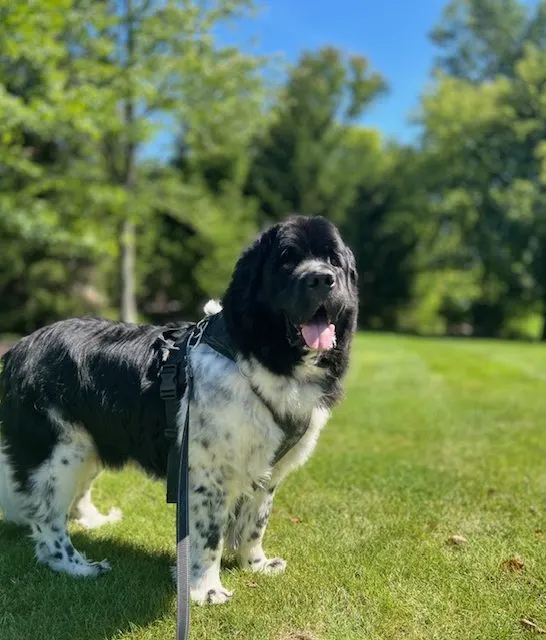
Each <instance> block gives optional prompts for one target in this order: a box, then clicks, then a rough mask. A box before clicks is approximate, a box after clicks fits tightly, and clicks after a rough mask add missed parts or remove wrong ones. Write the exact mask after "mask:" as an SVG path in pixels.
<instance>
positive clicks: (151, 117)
mask: <svg viewBox="0 0 546 640" xmlns="http://www.w3.org/2000/svg"><path fill="white" fill-rule="evenodd" d="M248 7H249V2H247V1H246V0H218V1H217V2H212V3H207V4H205V3H201V2H197V1H192V0H178V1H174V0H173V1H172V2H169V3H165V2H162V1H160V0H151V1H150V0H123V1H122V2H119V1H118V0H110V1H109V0H100V1H98V2H95V1H92V0H44V2H42V3H40V7H39V9H38V10H37V9H36V7H32V6H30V5H28V3H26V2H23V1H22V0H21V1H19V0H14V1H13V2H10V3H9V4H8V3H4V4H3V5H2V6H1V7H0V64H1V67H0V68H1V71H0V73H2V77H1V85H0V87H1V89H0V121H2V122H3V123H4V125H5V126H4V127H3V134H2V136H0V152H1V157H2V165H1V169H0V180H1V181H2V182H3V183H4V184H5V185H6V188H5V189H3V192H2V198H1V200H0V211H1V212H2V215H3V217H4V218H5V219H7V218H8V216H9V224H10V225H11V227H12V228H13V227H14V226H17V228H18V229H19V230H20V231H21V232H26V233H31V234H38V235H41V237H42V238H45V237H49V238H55V239H56V241H59V242H60V241H62V240H63V241H64V240H66V239H67V238H69V239H70V241H74V242H76V244H80V243H81V241H82V239H83V238H85V239H86V241H87V242H88V243H91V244H92V245H93V247H95V248H96V250H97V251H98V252H99V254H102V253H104V251H105V247H107V248H108V249H109V250H113V251H114V252H115V253H116V254H117V256H118V258H119V286H118V287H117V288H116V290H117V293H118V296H119V300H120V315H121V317H122V318H123V319H124V320H135V319H136V282H135V271H136V255H135V250H136V234H137V232H138V230H139V229H140V230H142V229H143V228H145V225H146V224H147V223H149V221H150V216H152V214H153V212H154V211H156V210H157V208H158V206H159V205H160V204H161V203H160V202H158V197H163V195H164V194H165V193H167V194H168V195H169V196H170V202H171V204H173V203H174V200H175V198H174V197H171V196H172V194H173V193H174V192H175V191H176V193H177V194H178V196H180V197H179V198H178V201H177V204H176V207H174V206H173V207H171V211H172V212H173V215H177V216H179V217H180V218H181V219H183V218H184V216H187V215H189V214H188V211H187V205H190V204H193V203H195V201H196V198H195V191H194V190H189V196H188V197H187V198H186V197H185V196H186V195H187V193H188V190H184V189H183V188H182V185H178V187H176V186H175V181H174V180H173V176H172V173H171V172H168V171H167V172H163V173H160V174H159V175H156V177H157V179H158V180H159V179H160V180H162V181H164V183H165V184H163V186H161V185H158V184H153V185H152V184H150V182H149V181H148V179H147V178H148V176H149V173H148V171H147V170H146V169H145V168H141V167H140V166H139V156H140V152H141V149H142V147H143V145H144V144H145V143H146V142H148V141H149V140H150V139H151V138H152V137H153V135H154V126H153V123H154V122H156V121H157V120H158V119H161V118H166V117H169V118H170V119H174V120H175V121H177V122H184V126H185V127H186V128H187V130H188V131H191V132H192V136H193V138H192V139H191V142H192V144H193V143H195V139H197V138H198V137H199V136H200V135H202V132H203V131H205V130H207V131H210V130H211V129H212V128H213V124H214V125H215V127H216V129H218V128H219V123H221V122H225V123H232V121H233V120H234V117H233V116H234V114H236V113H237V112H238V111H239V112H240V116H241V118H242V117H244V118H246V122H247V124H248V126H249V130H250V131H252V130H253V129H252V127H253V119H254V118H258V117H260V112H261V101H260V99H259V97H258V93H259V91H260V84H261V83H260V79H259V77H258V75H257V69H258V67H259V66H260V63H261V61H259V60H258V59H256V58H254V57H252V56H245V55H243V54H241V52H240V51H238V50H237V49H234V48H232V47H220V46H219V45H218V44H217V42H216V40H215V38H214V30H215V28H216V26H217V25H218V24H219V23H220V22H222V21H224V20H229V19H231V18H234V17H236V16H238V15H240V13H241V12H243V11H245V10H246V9H247V8H248ZM21 72H23V75H24V76H25V77H26V80H25V86H24V87H23V88H22V89H21V90H20V91H18V88H17V86H16V85H17V82H18V80H17V76H18V75H19V74H21ZM14 78H15V80H14ZM243 96H244V100H243ZM204 100H207V101H206V102H204ZM239 122H240V120H239ZM239 131H240V126H239ZM33 139H39V140H41V141H42V142H43V143H48V144H49V143H51V144H53V146H54V149H55V154H54V162H53V163H52V164H50V165H49V166H45V165H44V163H43V162H42V160H43V158H42V157H41V156H40V155H39V154H37V153H35V150H34V147H33V146H32V145H31V144H30V142H29V141H31V140H33ZM195 144H196V143H195ZM177 189H178V190H177Z"/></svg>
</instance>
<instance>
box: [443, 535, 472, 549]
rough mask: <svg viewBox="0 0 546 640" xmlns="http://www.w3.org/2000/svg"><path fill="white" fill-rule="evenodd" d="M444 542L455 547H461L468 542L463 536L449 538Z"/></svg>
mask: <svg viewBox="0 0 546 640" xmlns="http://www.w3.org/2000/svg"><path fill="white" fill-rule="evenodd" d="M446 542H447V543H448V544H452V545H454V546H456V547H462V546H463V545H464V544H466V543H467V542H468V540H467V539H466V538H465V537H464V536H450V537H449V538H448V539H447V540H446Z"/></svg>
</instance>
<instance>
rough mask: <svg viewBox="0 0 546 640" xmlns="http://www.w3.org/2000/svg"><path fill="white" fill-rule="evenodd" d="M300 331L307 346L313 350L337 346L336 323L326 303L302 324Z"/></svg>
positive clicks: (325, 349) (326, 349)
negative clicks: (329, 313) (332, 320)
mask: <svg viewBox="0 0 546 640" xmlns="http://www.w3.org/2000/svg"><path fill="white" fill-rule="evenodd" d="M300 332H301V337H302V338H303V341H304V342H305V344H306V345H307V347H308V348H309V349H312V350H313V351H329V350H330V349H333V348H334V347H335V346H336V325H335V324H332V323H331V322H330V319H329V317H328V312H327V310H326V307H325V306H324V305H321V306H320V307H319V308H318V309H317V311H316V312H315V313H314V315H313V317H312V318H310V319H309V320H308V321H307V322H305V323H304V324H301V325H300Z"/></svg>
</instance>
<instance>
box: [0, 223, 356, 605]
mask: <svg viewBox="0 0 546 640" xmlns="http://www.w3.org/2000/svg"><path fill="white" fill-rule="evenodd" d="M314 273H320V274H323V273H328V274H330V275H329V276H328V279H329V281H332V282H334V283H335V286H334V285H333V284H332V286H331V287H329V288H327V289H324V290H322V289H321V290H320V291H317V290H316V289H315V288H314V287H311V286H310V285H309V277H310V275H311V276H313V274H314ZM309 274H310V275H309ZM356 308H357V299H356V275H355V267H354V259H353V257H352V254H351V252H350V251H349V249H347V247H346V246H345V245H344V244H343V242H342V241H341V238H340V237H339V234H338V232H337V230H336V229H335V227H334V226H333V225H331V224H330V223H329V222H327V221H325V220H324V219H322V218H305V217H293V218H291V219H289V220H288V221H286V222H284V223H281V224H279V225H276V226H274V227H272V228H271V229H269V230H268V231H266V232H265V233H264V234H262V235H261V236H260V237H259V238H258V240H257V241H256V242H255V243H254V244H253V245H252V246H251V247H250V248H249V249H248V250H247V251H246V252H245V253H244V254H243V255H242V256H241V258H240V260H239V262H238V264H237V266H236V268H235V271H234V274H233V277H232V280H231V283H230V285H229V287H228V290H227V292H226V295H225V296H224V299H223V308H222V306H221V305H220V303H212V302H211V303H209V304H208V305H207V307H206V312H207V313H209V314H212V313H220V312H221V313H223V314H224V318H225V321H226V326H227V328H228V332H229V335H230V338H231V340H232V342H233V346H234V348H235V351H236V353H237V358H236V361H233V360H231V359H229V358H226V357H225V356H223V355H221V354H220V353H218V352H217V351H214V350H213V349H212V348H211V347H210V346H208V345H206V344H200V345H199V346H197V347H196V348H194V349H193V350H192V351H191V353H190V366H191V368H192V371H193V376H194V385H193V397H192V398H191V412H190V442H189V460H190V491H189V508H190V551H191V561H190V570H191V580H190V582H191V594H192V598H193V600H194V601H196V602H198V603H201V604H203V603H221V602H225V601H227V600H229V599H230V598H231V595H232V594H231V593H230V592H229V591H228V590H226V589H225V588H224V587H223V585H222V583H221V580H220V562H221V558H222V553H223V550H224V547H230V548H231V549H233V550H235V551H236V553H237V555H238V558H239V562H240V565H241V567H242V568H244V569H246V570H249V571H261V572H265V573H271V574H273V573H280V572H282V571H284V569H285V567H286V562H285V561H284V560H283V559H282V558H268V557H267V555H266V554H265V552H264V549H263V545H262V543H263V538H264V534H265V531H266V528H267V523H268V519H269V516H270V513H271V509H272V504H273V498H274V494H275V491H276V490H277V487H278V486H279V484H280V483H281V482H282V480H283V479H284V478H285V477H286V476H287V475H288V473H290V472H291V471H293V470H294V469H295V468H297V467H298V466H300V465H301V464H303V463H304V462H305V461H306V460H307V459H308V457H309V456H310V455H311V453H312V451H313V449H314V447H315V445H316V442H317V439H318V436H319V433H320V431H321V429H322V428H323V426H324V425H325V423H326V421H327V419H328V416H329V413H330V409H331V407H332V406H333V404H334V403H335V402H336V401H337V400H338V399H339V397H340V393H341V378H342V376H343V374H344V372H345V370H346V367H347V363H348V356H349V347H350V342H351V337H352V334H353V331H354V328H355V323H356ZM319 312H320V313H325V314H327V315H328V318H329V319H331V321H332V322H335V326H336V338H337V340H336V344H335V346H334V347H333V348H332V349H330V350H329V351H313V350H311V349H309V348H308V347H306V345H305V343H304V341H303V339H302V337H301V335H300V334H299V326H300V325H301V323H302V322H307V321H308V320H309V318H312V317H314V314H317V313H319ZM188 330H189V325H187V324H185V325H180V326H177V327H150V326H134V325H125V324H122V323H112V322H107V321H104V320H97V319H74V320H66V321H62V322H59V323H56V324H54V325H51V326H49V327H45V328H44V329H41V330H39V331H37V332H35V333H33V334H31V335H30V336H28V337H26V338H24V339H22V340H21V341H20V342H19V343H18V344H17V345H16V346H15V347H14V348H13V349H12V350H11V351H9V352H8V353H7V354H6V355H5V356H4V359H3V369H4V370H3V373H2V377H1V387H0V391H1V394H2V417H1V449H0V505H1V506H2V508H3V510H4V514H5V517H6V518H8V519H10V520H14V521H17V522H20V523H23V524H26V525H28V526H29V527H30V530H31V535H32V538H33V540H34V542H35V553H36V558H37V559H38V561H40V562H42V563H44V564H46V565H48V566H49V567H50V568H52V569H54V570H56V571H64V572H66V573H69V574H71V575H74V576H82V577H84V576H96V575H99V574H101V573H104V572H105V571H108V570H109V568H110V567H109V565H108V563H107V561H105V560H103V561H101V562H94V561H91V560H88V559H87V558H86V557H85V555H84V554H83V553H81V552H79V551H78V550H76V549H75V548H74V546H73V544H72V542H71V540H70V535H69V533H68V529H67V522H68V519H69V517H71V518H74V519H75V520H76V521H77V522H78V523H79V524H80V525H82V526H85V527H89V528H93V527H97V526H101V525H103V524H106V523H114V522H117V521H118V520H119V519H120V518H121V512H120V511H119V510H117V509H113V510H112V511H110V513H109V514H107V515H103V514H101V513H100V512H99V511H98V510H97V509H96V507H95V506H94V505H93V502H92V500H91V483H92V482H93V480H94V479H95V478H96V477H97V475H98V474H99V473H100V471H101V470H102V468H104V467H108V468H121V467H123V465H124V464H126V463H127V462H131V461H132V462H134V463H137V464H138V465H140V467H141V468H142V469H143V470H145V471H146V472H148V473H149V474H151V475H153V476H156V477H160V478H163V477H164V476H165V472H166V459H167V452H168V442H167V440H166V439H165V435H164V429H165V413H164V407H163V404H162V402H161V400H160V398H159V389H158V387H159V379H158V374H159V370H160V367H161V365H162V362H163V361H164V359H165V354H166V352H167V350H166V345H168V344H171V343H172V341H176V340H177V339H180V338H182V337H183V336H184V335H185V333H186V332H187V331H188ZM188 400H189V398H188V396H187V393H186V394H185V395H184V396H183V398H182V399H181V402H180V409H179V412H178V418H177V420H178V424H179V426H180V425H182V424H183V422H184V420H185V416H186V411H187V406H188ZM287 430H296V432H297V433H298V434H299V435H298V437H300V436H301V437H300V439H299V440H298V441H297V443H296V444H295V445H294V446H293V447H292V448H291V449H290V450H289V451H288V453H286V454H284V455H282V457H281V458H280V459H278V457H277V454H278V453H279V451H281V450H282V446H283V443H284V442H285V441H286V438H287Z"/></svg>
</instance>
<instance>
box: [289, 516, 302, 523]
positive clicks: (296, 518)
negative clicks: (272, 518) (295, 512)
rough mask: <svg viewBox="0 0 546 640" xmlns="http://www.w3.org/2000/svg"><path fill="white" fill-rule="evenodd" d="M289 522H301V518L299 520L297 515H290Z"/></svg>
mask: <svg viewBox="0 0 546 640" xmlns="http://www.w3.org/2000/svg"><path fill="white" fill-rule="evenodd" d="M290 522H291V523H292V524H301V522H302V520H301V518H300V517H299V516H292V517H291V518H290Z"/></svg>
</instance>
